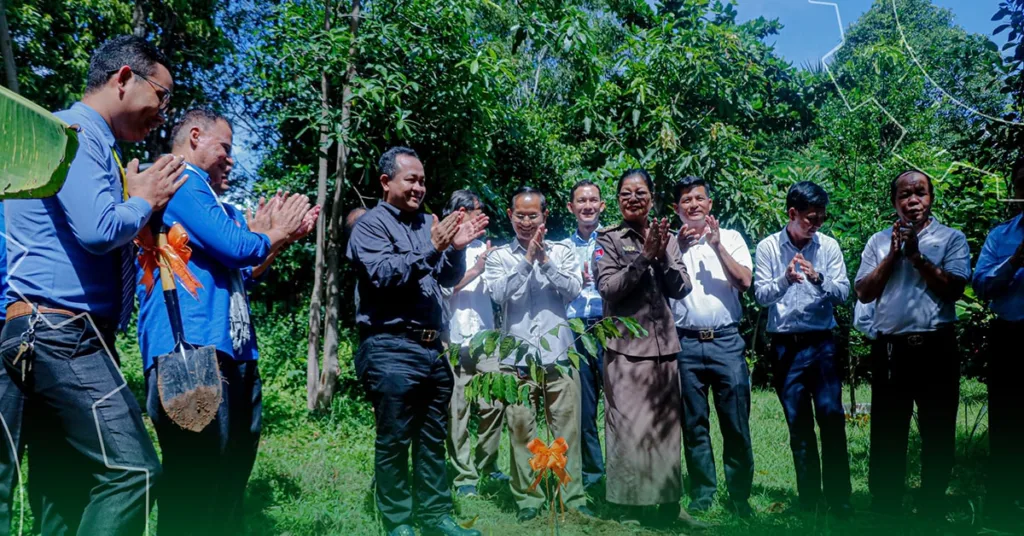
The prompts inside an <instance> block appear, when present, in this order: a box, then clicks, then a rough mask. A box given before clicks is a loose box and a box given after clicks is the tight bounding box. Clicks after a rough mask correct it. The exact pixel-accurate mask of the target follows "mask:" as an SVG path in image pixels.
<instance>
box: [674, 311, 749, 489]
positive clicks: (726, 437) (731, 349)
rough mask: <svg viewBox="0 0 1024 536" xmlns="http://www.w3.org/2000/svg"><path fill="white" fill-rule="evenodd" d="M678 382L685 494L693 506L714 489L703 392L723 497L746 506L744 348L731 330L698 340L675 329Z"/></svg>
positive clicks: (746, 375) (746, 373) (746, 380)
mask: <svg viewBox="0 0 1024 536" xmlns="http://www.w3.org/2000/svg"><path fill="white" fill-rule="evenodd" d="M678 332H679V343H680V346H681V347H682V350H681V351H680V352H679V355H678V360H679V383H680V386H681V389H682V398H681V400H682V403H683V439H684V440H685V442H684V446H683V451H684V454H685V457H686V472H687V474H688V476H689V485H688V490H687V491H688V493H689V495H690V499H691V500H693V501H694V502H696V503H702V505H703V504H707V505H709V506H710V503H711V501H712V500H713V498H714V496H715V491H717V489H718V477H717V476H716V473H715V453H714V451H713V450H712V447H711V426H710V414H711V408H710V407H709V405H708V391H709V390H710V391H711V392H712V393H713V394H714V397H715V410H716V412H717V413H718V424H719V427H720V428H721V430H722V443H723V450H724V452H723V453H722V463H724V464H725V482H726V485H727V486H728V488H729V497H730V498H731V499H732V500H734V501H740V502H746V501H747V499H749V498H750V486H751V483H752V482H753V479H754V449H753V447H752V446H751V443H750V371H749V370H748V369H747V362H746V360H745V359H744V358H743V350H744V349H745V348H746V344H745V343H744V342H743V337H740V334H739V332H738V331H737V330H736V329H735V328H732V329H731V330H729V331H727V334H726V335H722V336H718V335H716V336H715V338H714V339H712V340H704V341H702V340H700V339H699V338H697V337H694V336H693V334H692V333H689V332H684V331H683V330H678Z"/></svg>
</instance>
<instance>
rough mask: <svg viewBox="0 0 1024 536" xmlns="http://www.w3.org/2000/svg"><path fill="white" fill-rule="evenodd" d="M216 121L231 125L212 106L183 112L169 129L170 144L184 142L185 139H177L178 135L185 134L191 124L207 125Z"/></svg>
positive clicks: (190, 127)
mask: <svg viewBox="0 0 1024 536" xmlns="http://www.w3.org/2000/svg"><path fill="white" fill-rule="evenodd" d="M217 121H224V122H225V123H227V124H228V126H229V127H230V126H231V121H230V120H229V119H228V118H227V117H224V115H223V114H221V113H220V112H217V111H215V110H214V109H212V108H207V107H198V108H192V109H191V110H189V111H187V112H185V115H183V116H182V117H181V120H180V121H178V123H177V124H176V125H174V128H173V129H171V145H172V146H174V145H178V144H179V143H182V142H184V141H185V140H184V139H180V140H179V139H178V136H186V135H187V134H188V131H189V130H191V129H192V127H193V126H197V125H198V126H201V127H208V126H210V125H212V124H214V123H216V122H217Z"/></svg>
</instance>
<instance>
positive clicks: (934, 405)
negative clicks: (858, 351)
mask: <svg viewBox="0 0 1024 536" xmlns="http://www.w3.org/2000/svg"><path fill="white" fill-rule="evenodd" d="M917 342H918V341H916V340H914V339H910V340H908V339H907V338H906V337H896V338H889V337H885V336H880V337H879V338H878V340H876V341H875V342H874V343H873V344H872V347H871V348H872V351H871V448H870V456H871V458H870V461H869V465H868V489H869V490H870V491H871V496H872V501H873V503H874V504H877V505H878V507H879V508H891V509H896V508H898V506H899V505H900V504H902V499H903V492H904V484H905V482H906V478H907V442H908V435H909V433H910V420H911V418H912V417H913V414H914V403H915V402H916V403H917V424H918V429H919V430H920V433H921V499H922V502H923V504H924V505H925V506H938V505H939V502H938V501H940V500H941V499H942V498H943V497H944V496H945V494H946V488H947V487H948V486H949V477H950V473H951V471H952V470H953V461H954V455H955V453H956V411H957V406H958V404H959V403H960V353H959V351H958V349H957V343H956V334H955V333H954V332H953V330H952V329H946V330H943V331H941V332H936V333H932V334H929V335H926V336H924V337H923V339H922V342H921V344H916V343H917ZM1016 379H1019V378H1016Z"/></svg>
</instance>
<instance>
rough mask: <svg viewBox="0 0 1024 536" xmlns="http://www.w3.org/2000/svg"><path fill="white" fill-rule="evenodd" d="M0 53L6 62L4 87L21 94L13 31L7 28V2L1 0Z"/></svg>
mask: <svg viewBox="0 0 1024 536" xmlns="http://www.w3.org/2000/svg"><path fill="white" fill-rule="evenodd" d="M0 53H2V54H3V60H4V75H5V77H4V80H5V82H4V85H5V86H7V89H9V90H11V91H13V92H15V93H20V90H19V88H18V69H17V67H16V66H15V65H14V48H12V46H11V29H10V28H9V27H8V26H7V2H5V1H4V0H0Z"/></svg>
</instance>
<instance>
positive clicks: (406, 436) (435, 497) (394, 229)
mask: <svg viewBox="0 0 1024 536" xmlns="http://www.w3.org/2000/svg"><path fill="white" fill-rule="evenodd" d="M379 166H380V183H381V187H382V188H383V190H384V200H383V201H382V202H380V203H378V204H377V206H376V207H374V208H373V209H371V210H370V211H368V212H367V213H366V214H365V215H363V216H362V217H361V218H359V222H358V223H356V225H355V227H354V228H353V229H352V235H351V236H350V237H349V243H348V257H349V259H351V260H352V262H353V264H354V266H355V268H356V272H357V275H358V278H359V280H358V287H357V290H358V292H359V296H360V304H359V308H358V311H357V312H356V323H357V324H358V325H359V334H360V339H361V343H360V345H359V351H358V352H357V354H356V357H355V366H356V373H357V375H358V376H359V380H360V381H361V382H362V384H363V386H364V387H365V389H366V392H367V394H368V395H369V397H370V401H371V403H372V404H373V409H374V417H375V418H376V420H377V442H376V455H375V463H374V472H375V477H376V481H377V508H378V509H379V510H380V513H381V517H383V519H384V524H385V527H386V528H387V530H388V531H390V534H391V535H394V536H415V532H414V531H413V528H412V523H413V502H414V501H413V498H412V491H411V490H410V485H409V468H408V462H407V460H408V457H409V447H410V446H413V469H414V471H415V472H416V479H415V493H416V500H415V504H416V509H417V512H416V517H417V520H418V521H419V523H420V525H421V526H422V528H423V534H424V535H444V536H480V532H479V531H477V530H472V529H464V528H462V527H460V526H459V525H458V524H456V523H455V521H453V520H452V518H451V517H450V516H449V512H450V511H451V508H452V500H451V492H450V491H449V489H448V478H447V475H446V474H445V437H446V435H447V430H448V405H449V402H450V400H451V395H452V386H453V378H452V371H451V368H450V366H449V365H448V363H446V362H445V360H444V359H445V358H444V356H442V355H441V351H442V347H441V341H440V339H439V337H438V334H439V330H441V329H442V326H443V325H444V321H445V319H444V314H443V310H442V303H441V286H448V287H453V286H455V285H456V284H457V283H458V282H459V281H460V280H461V279H462V276H463V274H464V273H465V270H466V266H465V264H466V263H465V252H464V248H465V247H466V246H467V245H469V243H470V242H472V241H473V240H474V239H475V238H477V237H479V236H481V235H482V234H483V232H484V229H485V228H486V227H487V216H484V215H480V216H478V217H476V218H472V219H470V218H467V217H466V214H465V211H463V210H460V211H458V212H454V213H452V214H451V215H449V216H448V217H446V218H445V219H444V220H441V221H438V219H437V216H429V215H427V214H425V213H423V212H422V211H420V206H421V204H422V203H423V198H424V197H425V196H426V193H427V190H426V186H425V180H426V179H425V175H424V172H423V164H422V163H421V162H420V159H419V156H417V155H416V152H415V151H413V150H412V149H408V148H405V147H393V148H391V149H389V150H388V151H387V152H386V153H384V155H383V156H381V158H380V162H379Z"/></svg>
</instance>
